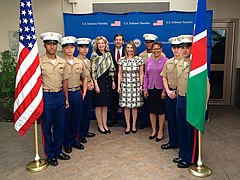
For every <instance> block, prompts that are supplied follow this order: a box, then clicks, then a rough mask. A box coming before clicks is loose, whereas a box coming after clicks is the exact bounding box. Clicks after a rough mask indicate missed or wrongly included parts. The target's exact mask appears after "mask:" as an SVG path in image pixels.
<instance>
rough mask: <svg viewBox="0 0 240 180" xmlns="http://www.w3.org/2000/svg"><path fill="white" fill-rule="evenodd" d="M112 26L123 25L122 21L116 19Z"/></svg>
mask: <svg viewBox="0 0 240 180" xmlns="http://www.w3.org/2000/svg"><path fill="white" fill-rule="evenodd" d="M111 26H121V21H114V23H111Z"/></svg>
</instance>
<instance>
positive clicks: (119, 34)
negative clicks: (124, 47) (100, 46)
mask: <svg viewBox="0 0 240 180" xmlns="http://www.w3.org/2000/svg"><path fill="white" fill-rule="evenodd" d="M117 36H122V40H123V41H124V37H123V35H122V34H121V33H118V34H116V35H115V36H114V40H115V39H116V37H117Z"/></svg>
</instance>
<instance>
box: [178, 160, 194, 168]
mask: <svg viewBox="0 0 240 180" xmlns="http://www.w3.org/2000/svg"><path fill="white" fill-rule="evenodd" d="M190 165H191V163H187V162H185V161H183V162H180V163H178V164H177V167H178V168H188V167H189V166H190Z"/></svg>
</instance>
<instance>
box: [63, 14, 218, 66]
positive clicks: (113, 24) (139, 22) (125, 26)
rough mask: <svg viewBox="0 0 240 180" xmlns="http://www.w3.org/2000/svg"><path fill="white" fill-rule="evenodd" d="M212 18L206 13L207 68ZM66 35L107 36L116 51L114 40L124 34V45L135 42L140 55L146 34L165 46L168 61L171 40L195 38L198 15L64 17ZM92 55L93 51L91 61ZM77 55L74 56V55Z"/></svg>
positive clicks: (93, 15) (89, 15)
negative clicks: (175, 37)
mask: <svg viewBox="0 0 240 180" xmlns="http://www.w3.org/2000/svg"><path fill="white" fill-rule="evenodd" d="M212 15H213V11H208V12H207V19H206V21H207V30H208V67H210V57H211V47H212ZM63 16H64V30H65V35H73V36H75V37H77V38H79V37H88V38H91V39H92V40H94V39H95V38H96V37H97V36H99V35H102V36H105V37H106V38H107V39H108V41H109V46H110V49H111V48H113V46H114V44H113V38H114V35H115V34H117V33H122V34H123V35H124V38H125V42H127V41H129V40H134V41H135V42H136V43H137V44H138V47H137V53H140V52H142V51H143V50H145V44H144V39H143V34H145V33H153V34H156V35H157V36H158V40H159V41H161V42H162V43H163V52H164V53H165V54H166V56H167V57H168V58H171V57H172V56H173V54H172V51H171V45H170V44H169V42H168V39H169V38H170V37H172V36H178V35H181V34H192V33H193V24H194V21H195V12H177V11H168V12H161V13H141V12H132V13H124V14H112V13H103V12H100V13H91V14H66V13H64V14H63ZM90 53H91V48H90V51H89V54H88V57H89V55H90ZM77 54H78V53H77V52H75V55H77Z"/></svg>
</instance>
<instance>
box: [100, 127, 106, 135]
mask: <svg viewBox="0 0 240 180" xmlns="http://www.w3.org/2000/svg"><path fill="white" fill-rule="evenodd" d="M98 132H100V133H101V134H107V132H106V131H105V130H104V131H102V130H101V129H100V128H99V127H98Z"/></svg>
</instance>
